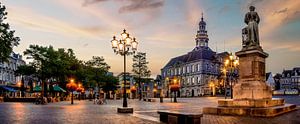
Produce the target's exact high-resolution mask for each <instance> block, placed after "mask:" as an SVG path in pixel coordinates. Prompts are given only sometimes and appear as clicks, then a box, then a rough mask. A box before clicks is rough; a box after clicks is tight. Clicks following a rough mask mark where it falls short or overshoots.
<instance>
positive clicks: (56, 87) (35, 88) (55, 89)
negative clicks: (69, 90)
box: [33, 85, 66, 92]
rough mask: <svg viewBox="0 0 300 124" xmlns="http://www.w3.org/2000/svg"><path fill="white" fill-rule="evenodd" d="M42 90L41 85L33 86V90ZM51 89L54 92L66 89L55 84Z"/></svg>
mask: <svg viewBox="0 0 300 124" xmlns="http://www.w3.org/2000/svg"><path fill="white" fill-rule="evenodd" d="M41 91H42V87H41V86H36V87H34V88H33V92H41ZM47 91H49V88H48V89H47ZM53 91H54V92H66V90H64V89H63V88H61V87H59V86H57V85H55V86H53Z"/></svg>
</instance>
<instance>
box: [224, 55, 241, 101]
mask: <svg viewBox="0 0 300 124" xmlns="http://www.w3.org/2000/svg"><path fill="white" fill-rule="evenodd" d="M238 65H239V60H238V58H237V57H236V58H234V56H233V55H232V53H230V55H229V59H227V60H226V61H225V68H226V70H227V72H228V76H229V83H230V97H231V99H232V98H233V93H232V92H233V91H232V85H233V84H232V78H233V75H234V73H235V70H236V68H237V66H238ZM225 92H226V90H225ZM225 95H226V93H225Z"/></svg>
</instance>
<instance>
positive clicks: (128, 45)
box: [111, 29, 138, 113]
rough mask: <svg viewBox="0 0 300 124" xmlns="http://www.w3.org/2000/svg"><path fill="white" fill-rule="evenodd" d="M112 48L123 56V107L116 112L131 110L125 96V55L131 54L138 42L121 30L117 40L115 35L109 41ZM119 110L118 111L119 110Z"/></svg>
mask: <svg viewBox="0 0 300 124" xmlns="http://www.w3.org/2000/svg"><path fill="white" fill-rule="evenodd" d="M111 45H112V49H113V50H114V52H115V53H116V54H119V55H121V56H123V57H124V72H123V73H124V75H123V76H124V77H123V80H124V92H123V108H118V112H121V113H122V112H127V111H130V112H133V109H132V108H127V107H128V105H127V97H126V56H127V55H132V54H134V53H135V52H136V50H137V45H138V42H137V41H136V39H135V38H131V37H130V36H129V34H128V33H127V32H126V30H125V29H124V30H123V33H121V39H120V40H117V39H116V36H113V40H112V41H111ZM125 109H132V111H131V110H125ZM119 110H120V111H119ZM123 110H124V111H123Z"/></svg>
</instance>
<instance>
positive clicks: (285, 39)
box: [1, 0, 300, 77]
mask: <svg viewBox="0 0 300 124" xmlns="http://www.w3.org/2000/svg"><path fill="white" fill-rule="evenodd" d="M1 1H2V3H3V4H5V5H6V7H7V12H8V22H9V23H10V25H11V27H12V29H15V30H16V35H17V36H19V37H20V38H21V42H20V45H19V46H18V47H16V48H14V51H15V52H17V53H22V54H23V51H24V50H25V49H26V48H28V46H29V45H30V44H38V45H45V46H48V45H52V46H54V47H55V48H72V49H73V50H74V51H75V54H76V55H77V57H78V58H79V59H81V60H89V59H91V58H92V56H103V57H104V58H105V60H106V62H107V63H108V64H109V65H110V66H111V70H110V71H112V72H114V73H115V74H118V73H119V72H121V71H122V69H123V59H122V57H121V56H119V55H115V54H114V53H113V50H112V48H111V44H110V41H111V39H112V36H113V35H117V36H119V34H120V33H122V30H123V29H124V28H126V29H127V30H128V32H129V33H130V34H131V35H133V36H135V37H136V38H137V40H138V41H139V47H138V49H139V51H141V52H146V53H147V58H148V60H149V62H150V64H149V67H150V69H151V71H152V77H154V76H155V75H157V74H160V69H161V68H162V67H163V66H164V65H165V64H166V63H167V62H168V61H169V60H170V59H171V58H172V57H175V56H178V55H182V54H185V53H187V52H189V51H191V50H192V49H193V48H194V46H195V35H196V31H197V30H198V22H199V20H200V18H201V13H202V12H203V14H204V19H205V21H206V22H207V30H208V35H209V38H210V40H209V46H210V48H211V49H213V50H214V51H217V52H223V51H224V50H225V51H229V52H236V51H238V50H240V49H241V29H242V28H243V27H245V24H244V22H243V19H244V15H245V13H246V12H248V11H249V10H248V7H249V6H250V5H254V6H256V11H257V12H258V13H259V16H260V18H261V22H260V24H259V29H260V41H261V45H262V47H263V49H264V50H265V51H266V52H267V53H269V58H267V72H269V71H271V72H273V74H274V73H276V72H280V73H281V72H282V70H283V69H291V68H292V67H296V66H300V42H299V41H300V40H299V39H300V0H249V1H246V0H1ZM75 1H76V2H75ZM131 63H132V56H129V57H128V64H127V66H128V67H131ZM128 70H131V68H129V69H128Z"/></svg>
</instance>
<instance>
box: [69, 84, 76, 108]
mask: <svg viewBox="0 0 300 124" xmlns="http://www.w3.org/2000/svg"><path fill="white" fill-rule="evenodd" d="M67 89H68V90H69V91H70V92H71V93H72V95H71V104H73V103H74V102H73V96H74V94H73V92H74V91H75V90H76V89H77V85H76V84H75V83H74V79H70V82H69V83H68V84H67Z"/></svg>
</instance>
